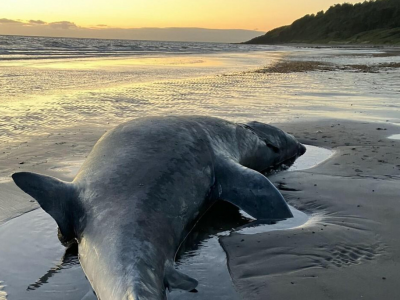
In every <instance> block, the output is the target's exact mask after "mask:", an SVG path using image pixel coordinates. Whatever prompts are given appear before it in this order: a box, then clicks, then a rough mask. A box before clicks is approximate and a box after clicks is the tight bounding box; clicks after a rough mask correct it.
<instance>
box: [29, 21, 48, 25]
mask: <svg viewBox="0 0 400 300" xmlns="http://www.w3.org/2000/svg"><path fill="white" fill-rule="evenodd" d="M29 24H34V25H45V24H47V23H46V22H45V21H42V20H29Z"/></svg>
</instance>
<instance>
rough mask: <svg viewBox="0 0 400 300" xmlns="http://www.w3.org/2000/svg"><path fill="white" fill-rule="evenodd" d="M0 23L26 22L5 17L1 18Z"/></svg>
mask: <svg viewBox="0 0 400 300" xmlns="http://www.w3.org/2000/svg"><path fill="white" fill-rule="evenodd" d="M0 24H24V23H23V22H20V21H15V20H11V19H5V18H3V19H0Z"/></svg>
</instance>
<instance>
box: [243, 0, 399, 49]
mask: <svg viewBox="0 0 400 300" xmlns="http://www.w3.org/2000/svg"><path fill="white" fill-rule="evenodd" d="M285 43H308V44H375V45H377V44H388V45H389V44H390V45H400V1H399V0H375V1H365V2H364V3H357V4H354V5H353V4H349V3H344V4H336V5H334V6H331V7H330V8H329V9H328V10H327V11H325V12H324V11H320V12H318V13H317V14H311V15H306V16H304V17H302V18H300V19H298V20H296V21H294V22H293V23H292V24H291V25H288V26H283V27H279V28H276V29H273V30H271V31H269V32H267V33H266V34H265V35H262V36H259V37H256V38H254V39H251V40H249V41H247V42H245V44H285Z"/></svg>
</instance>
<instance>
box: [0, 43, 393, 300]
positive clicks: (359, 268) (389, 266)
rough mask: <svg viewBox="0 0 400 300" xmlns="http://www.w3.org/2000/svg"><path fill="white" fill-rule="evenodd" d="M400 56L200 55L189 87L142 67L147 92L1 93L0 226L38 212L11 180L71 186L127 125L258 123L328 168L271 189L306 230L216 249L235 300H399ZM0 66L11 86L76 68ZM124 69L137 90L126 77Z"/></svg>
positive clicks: (236, 237) (327, 52) (93, 68)
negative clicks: (44, 179) (154, 121)
mask: <svg viewBox="0 0 400 300" xmlns="http://www.w3.org/2000/svg"><path fill="white" fill-rule="evenodd" d="M385 53H387V55H385ZM398 54H399V53H398V52H396V54H393V51H392V50H390V51H389V50H388V51H387V52H385V51H384V50H382V49H369V48H362V49H353V48H352V49H310V48H290V47H283V48H279V49H273V50H268V51H264V52H262V51H258V52H257V53H250V54H246V53H241V54H240V55H237V54H235V55H229V57H228V58H224V59H219V58H218V55H215V57H212V58H210V57H209V56H207V55H203V54H202V55H198V56H201V61H202V62H210V61H212V63H211V67H210V65H208V64H207V63H204V64H203V63H200V64H197V63H194V64H193V63H188V65H186V63H185V67H184V68H185V72H186V73H185V75H184V77H185V76H186V78H182V76H178V75H177V74H178V73H179V72H180V71H179V70H180V68H183V67H182V65H180V66H178V67H176V66H174V67H172V68H170V67H169V66H166V62H171V60H170V59H169V58H165V57H164V58H163V59H162V60H160V61H156V62H155V63H154V65H152V66H151V67H148V66H147V67H145V65H146V64H143V65H141V68H142V69H143V70H145V69H146V68H148V70H150V71H149V72H150V73H151V74H153V73H154V72H156V73H157V74H158V75H159V80H156V81H145V82H139V83H138V82H134V80H133V79H132V82H131V81H129V80H128V82H127V81H126V80H125V79H124V80H121V81H119V80H118V79H115V77H113V78H114V79H115V81H113V80H114V79H113V80H109V81H108V83H107V85H105V86H104V87H99V80H98V78H96V80H94V81H93V82H89V83H88V84H87V86H85V88H84V89H83V88H82V89H78V90H77V89H76V88H75V87H73V86H65V89H64V90H62V92H60V91H59V90H58V91H57V92H54V91H53V90H52V89H51V87H49V86H47V85H46V84H45V83H43V87H44V88H43V90H42V92H36V91H35V93H33V95H31V96H29V97H27V98H25V96H26V95H27V92H26V91H22V90H18V88H15V87H12V88H10V90H5V88H4V85H3V88H0V89H4V92H5V93H6V92H8V93H9V95H10V98H9V99H5V98H6V97H5V96H4V95H5V94H4V93H3V96H2V97H3V98H2V100H3V101H2V102H0V112H1V115H0V125H1V127H0V141H1V147H0V166H1V168H0V226H2V224H3V225H4V224H6V223H7V222H8V221H9V220H11V219H13V218H16V217H18V216H20V215H22V214H24V213H26V212H28V211H31V210H33V209H36V208H38V205H37V203H36V202H34V201H33V200H32V199H31V198H29V197H28V196H26V195H25V194H24V193H22V192H21V191H20V190H19V189H18V188H17V187H16V186H15V185H14V183H12V182H11V180H10V175H11V174H12V173H13V172H16V171H21V170H23V171H32V172H38V173H42V174H47V175H52V176H56V177H58V178H61V179H63V180H72V179H73V177H74V175H75V174H76V173H77V171H78V169H79V167H80V165H81V164H82V162H83V161H84V159H85V157H86V156H87V155H88V153H89V151H90V150H91V148H92V147H93V145H94V144H95V143H96V141H97V140H98V139H99V138H100V137H101V135H102V134H103V133H104V132H105V131H107V130H108V129H110V128H112V127H113V126H114V125H116V124H119V123H120V122H122V121H124V120H128V119H132V118H135V117H139V116H147V115H172V114H205V115H212V116H216V117H222V118H225V119H229V120H232V121H237V122H244V121H249V120H257V121H261V122H267V123H272V124H274V125H276V126H278V127H280V128H282V129H283V130H286V131H287V132H290V133H292V134H293V135H294V136H295V137H297V138H298V139H299V140H300V141H301V142H303V143H305V144H307V145H314V146H318V147H323V148H328V149H333V150H334V155H333V157H331V158H330V159H328V160H327V161H325V162H323V163H322V164H319V165H318V166H316V167H314V168H311V169H308V170H302V171H293V172H280V173H278V174H276V175H274V176H272V177H271V180H272V181H273V182H274V183H275V184H276V186H277V187H278V188H279V189H280V190H281V192H282V194H283V195H284V197H285V198H286V199H287V201H288V202H289V204H290V205H292V206H294V207H295V208H297V209H298V210H300V211H303V212H305V213H307V214H308V215H309V216H310V219H309V221H308V222H307V223H306V224H304V225H302V226H300V227H298V228H293V229H289V230H281V231H273V232H268V233H261V234H254V235H245V236H244V235H241V234H238V233H232V234H230V235H229V236H225V237H222V238H221V239H220V243H221V245H222V247H223V249H224V250H225V251H226V253H227V257H228V268H229V272H230V275H231V278H232V281H233V284H234V287H235V289H236V290H237V292H238V294H239V295H240V297H241V298H242V299H245V300H247V299H257V300H258V299H259V300H261V299H272V300H274V299H318V300H323V299H371V300H372V299H378V298H384V299H397V297H398V296H397V289H398V286H399V284H400V276H399V275H398V270H399V267H400V266H399V263H400V250H399V249H400V245H399V240H398V236H399V233H400V232H399V229H398V226H397V220H398V216H399V215H400V208H399V205H398V204H399V195H400V186H399V180H400V158H399V157H400V140H395V139H389V138H388V137H389V136H391V135H395V134H399V133H400V126H399V125H400V90H399V87H398V82H400V68H399V66H400V65H399V64H400V56H399V55H398ZM246 55H248V57H246ZM198 58H199V57H197V58H196V59H195V60H191V61H192V62H193V61H198ZM186 59H187V57H186V56H185V60H184V61H185V62H187V60H186ZM172 61H176V58H173V59H172ZM216 61H218V63H216ZM235 61H236V63H235ZM92 63H93V62H92ZM7 64H8V65H7V68H8V69H7V70H8V72H11V73H12V72H19V73H20V74H22V73H23V72H25V73H27V74H28V75H29V76H32V74H35V72H38V70H39V69H40V70H43V69H45V70H46V72H48V73H46V74H47V75H46V76H49V77H51V76H52V72H56V73H57V72H58V73H57V74H58V75H57V76H62V74H61V73H64V74H65V72H67V69H68V66H71V68H73V69H74V68H75V67H72V66H73V64H76V61H72V62H71V64H68V62H64V65H55V63H54V62H50V63H46V64H43V62H40V61H38V62H34V63H32V65H30V66H28V65H24V66H22V65H21V64H19V65H9V63H7ZM105 65H106V64H105V63H104V61H100V62H97V63H96V64H95V63H93V65H90V67H88V68H87V69H85V70H84V72H83V73H85V74H84V75H82V74H83V73H80V74H81V75H82V76H86V77H87V76H89V77H90V76H92V75H93V74H92V73H90V72H96V74H97V73H101V72H104V74H107V75H109V78H111V77H112V76H113V75H115V74H114V73H113V72H115V70H110V69H109V67H108V66H105ZM127 66H129V67H127ZM216 66H217V67H216ZM122 69H124V72H127V73H129V72H131V73H132V74H133V75H132V74H131V75H132V76H133V77H132V78H135V77H134V73H135V69H134V67H132V66H131V65H130V64H128V63H127V64H126V65H125V64H123V67H122ZM122 69H119V70H118V72H120V71H121V70H122ZM161 69H162V71H160V70H161ZM199 69H202V72H200V73H198V72H199ZM74 70H75V69H74ZM210 70H211V71H210ZM21 72H22V73H21ZM88 72H89V73H90V74H91V75H90V74H89V73H88ZM152 72H153V73H152ZM196 72H197V73H196ZM150 73H149V74H150ZM60 74H61V75H60ZM68 74H69V73H68ZM88 74H89V75H88ZM70 76H73V74H72V75H71V74H70ZM149 76H150V75H149ZM78 79H79V78H78ZM3 80H4V78H3ZM7 80H10V79H9V78H8V79H7ZM24 80H25V79H24ZM26 80H28V79H26ZM18 95H19V96H18ZM11 96H12V97H11ZM10 99H11V100H10ZM33 103H35V105H33ZM27 234H29V233H27ZM3 242H4V241H3ZM5 242H7V241H5ZM9 250H10V251H11V249H9ZM0 254H1V253H0ZM0 269H1V266H0ZM0 275H1V272H0ZM35 280H36V278H32V281H33V282H34V281H35ZM1 282H3V283H1ZM2 285H3V286H4V288H3V290H4V291H5V292H7V278H0V299H1V300H3V299H8V300H12V299H14V298H13V296H12V295H11V294H10V295H9V297H8V296H4V298H2V294H1V293H2V292H1V286H2ZM6 295H7V294H6Z"/></svg>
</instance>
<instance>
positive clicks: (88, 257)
mask: <svg viewBox="0 0 400 300" xmlns="http://www.w3.org/2000/svg"><path fill="white" fill-rule="evenodd" d="M304 152H305V147H304V146H303V145H301V144H300V143H299V142H297V141H296V139H295V138H294V137H293V136H291V135H289V134H287V133H285V132H283V131H282V130H280V129H278V128H276V127H273V126H270V125H267V124H263V123H259V122H250V123H247V124H235V123H232V122H228V121H225V120H222V119H218V118H211V117H202V116H170V117H148V118H140V119H135V120H132V121H130V122H127V123H124V124H121V125H119V126H117V127H116V128H114V129H112V130H110V131H109V132H107V133H106V134H105V135H104V136H103V137H102V138H101V139H100V140H99V141H98V142H97V144H96V145H95V147H94V148H93V150H92V152H91V153H90V155H89V156H88V158H87V159H86V161H85V162H84V164H83V166H82V167H81V169H80V171H79V173H78V174H77V176H76V177H75V179H74V180H73V182H71V183H68V182H63V181H60V180H58V179H55V178H52V177H48V176H44V175H39V174H34V173H28V172H21V173H15V174H13V179H14V181H15V183H16V184H17V185H18V186H19V187H20V188H21V189H22V190H24V191H25V192H26V193H28V194H30V195H31V196H32V197H34V198H35V199H36V200H37V201H38V202H39V204H40V205H41V207H42V208H43V209H44V210H45V211H46V212H47V213H49V214H50V215H51V216H52V217H53V218H54V219H55V221H56V222H57V224H58V226H59V233H60V240H61V241H62V242H64V243H68V242H69V241H72V240H75V241H77V242H78V244H79V247H78V248H79V259H80V262H81V265H82V267H83V270H84V272H85V273H86V275H87V278H88V280H89V281H90V283H91V285H92V287H93V289H94V291H95V292H96V294H97V296H98V298H99V299H101V300H128V299H129V300H133V299H140V300H144V299H149V300H150V299H152V300H154V299H166V290H167V289H183V290H192V289H194V288H195V287H196V286H197V281H196V280H195V279H193V278H190V277H188V276H186V275H185V274H182V273H180V272H179V271H177V270H175V269H174V256H175V253H176V251H177V250H178V248H179V245H180V244H181V242H182V241H183V240H184V239H185V237H186V235H187V234H188V232H189V231H190V229H191V228H192V227H193V226H194V224H195V222H196V221H197V220H198V218H199V217H200V216H201V215H202V214H203V213H204V212H205V211H206V210H207V209H208V208H209V207H210V206H211V205H212V204H213V203H214V202H215V201H218V200H220V199H221V200H225V201H229V202H231V203H233V204H234V205H236V206H238V207H240V208H241V209H243V210H244V211H245V212H247V213H248V214H250V215H251V216H253V217H255V218H257V219H259V220H263V219H264V220H268V219H284V218H290V217H292V214H291V212H290V210H289V208H288V206H287V204H286V202H285V200H284V198H283V197H282V195H281V194H280V192H279V191H278V190H277V189H276V188H275V186H274V185H273V184H272V183H271V182H270V181H269V180H268V179H267V178H266V177H265V176H264V175H262V174H261V173H260V172H262V171H263V170H265V169H268V168H270V167H272V166H275V165H279V164H281V163H282V162H284V161H286V160H288V159H293V158H296V157H298V156H300V155H302V154H303V153H304Z"/></svg>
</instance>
